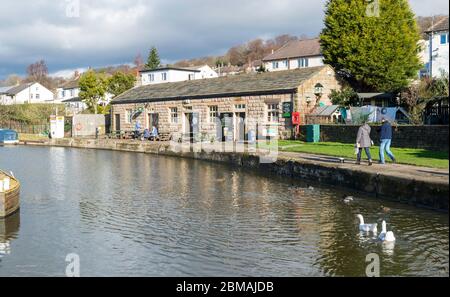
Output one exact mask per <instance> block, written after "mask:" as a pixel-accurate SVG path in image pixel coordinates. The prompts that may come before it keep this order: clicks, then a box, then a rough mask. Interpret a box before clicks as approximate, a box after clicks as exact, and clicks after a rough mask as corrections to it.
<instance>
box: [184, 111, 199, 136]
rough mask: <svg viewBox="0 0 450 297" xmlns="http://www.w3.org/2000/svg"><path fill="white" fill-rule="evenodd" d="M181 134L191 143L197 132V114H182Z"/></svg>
mask: <svg viewBox="0 0 450 297" xmlns="http://www.w3.org/2000/svg"><path fill="white" fill-rule="evenodd" d="M183 127H184V128H183V134H184V136H185V137H186V138H188V139H189V142H191V143H193V142H194V138H195V135H196V134H198V132H199V114H198V113H195V112H187V113H185V114H184V124H183Z"/></svg>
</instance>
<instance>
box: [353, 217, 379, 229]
mask: <svg viewBox="0 0 450 297" xmlns="http://www.w3.org/2000/svg"><path fill="white" fill-rule="evenodd" d="M357 217H358V219H359V230H360V231H364V232H373V233H377V224H376V223H375V224H364V218H363V216H362V215H360V214H359V215H357Z"/></svg>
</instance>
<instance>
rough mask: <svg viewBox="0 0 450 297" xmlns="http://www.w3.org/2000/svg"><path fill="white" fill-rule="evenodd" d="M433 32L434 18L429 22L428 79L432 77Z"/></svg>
mask: <svg viewBox="0 0 450 297" xmlns="http://www.w3.org/2000/svg"><path fill="white" fill-rule="evenodd" d="M433 30H434V16H433V18H432V20H431V32H430V37H429V38H430V50H429V56H430V64H429V67H428V68H429V73H428V75H429V76H430V78H432V77H433V37H434V36H433Z"/></svg>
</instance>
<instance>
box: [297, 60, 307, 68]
mask: <svg viewBox="0 0 450 297" xmlns="http://www.w3.org/2000/svg"><path fill="white" fill-rule="evenodd" d="M308 67H309V59H308V58H300V59H298V68H308Z"/></svg>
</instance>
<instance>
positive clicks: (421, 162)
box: [278, 140, 449, 168]
mask: <svg viewBox="0 0 450 297" xmlns="http://www.w3.org/2000/svg"><path fill="white" fill-rule="evenodd" d="M278 145H279V148H280V150H281V151H287V152H299V153H311V154H318V155H330V156H336V157H345V158H351V159H356V155H355V154H354V151H355V148H354V145H353V144H346V143H336V142H320V143H306V142H301V141H296V140H280V141H279V142H278ZM391 151H392V152H393V153H394V155H395V157H396V159H397V162H398V163H402V164H410V165H418V166H426V167H434V168H448V167H449V166H448V165H449V162H448V153H447V152H434V151H428V150H423V149H407V148H395V147H391ZM370 152H371V154H372V159H373V160H374V161H378V160H379V157H378V153H379V147H378V146H374V147H372V148H371V150H370ZM365 158H366V156H365V152H363V160H364V159H365ZM386 161H387V162H389V161H390V159H389V157H387V156H386Z"/></svg>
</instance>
